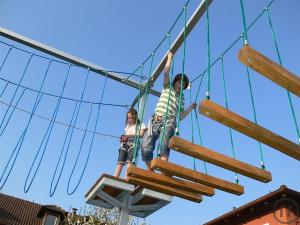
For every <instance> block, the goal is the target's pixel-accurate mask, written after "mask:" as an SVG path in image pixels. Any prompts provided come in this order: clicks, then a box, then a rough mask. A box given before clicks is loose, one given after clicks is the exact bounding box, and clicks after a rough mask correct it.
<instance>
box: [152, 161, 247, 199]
mask: <svg viewBox="0 0 300 225" xmlns="http://www.w3.org/2000/svg"><path fill="white" fill-rule="evenodd" d="M151 169H156V170H159V171H161V172H165V173H168V174H170V175H173V176H177V177H181V178H184V179H187V180H191V181H194V182H197V183H200V184H203V185H207V186H209V187H213V188H216V189H219V190H222V191H226V192H229V193H231V194H235V195H242V194H244V187H243V186H241V185H239V184H235V183H231V182H229V181H226V180H222V179H220V178H216V177H213V176H210V175H207V174H204V173H200V172H198V171H194V170H191V169H188V168H185V167H183V166H179V165H176V164H174V163H170V162H166V161H164V160H161V159H154V160H152V161H151Z"/></svg>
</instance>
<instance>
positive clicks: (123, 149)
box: [115, 108, 146, 179]
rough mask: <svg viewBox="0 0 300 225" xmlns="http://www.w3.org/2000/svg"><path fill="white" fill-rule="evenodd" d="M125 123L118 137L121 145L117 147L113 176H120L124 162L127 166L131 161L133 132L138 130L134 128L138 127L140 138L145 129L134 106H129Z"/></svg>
mask: <svg viewBox="0 0 300 225" xmlns="http://www.w3.org/2000/svg"><path fill="white" fill-rule="evenodd" d="M125 124H126V127H125V134H124V135H122V136H121V138H120V144H121V145H120V149H119V157H118V164H117V168H116V170H115V177H119V176H120V174H121V172H122V169H123V166H124V165H125V163H126V164H127V168H128V166H129V164H130V163H131V162H132V159H133V153H134V141H135V133H136V132H138V130H137V131H136V129H138V128H139V127H140V133H139V138H142V137H143V136H144V133H145V130H146V126H145V124H144V123H143V122H140V120H139V119H138V118H137V111H136V110H135V109H134V108H130V109H129V111H128V112H127V116H126V122H125ZM136 125H137V126H136ZM138 141H139V140H138ZM125 179H126V177H125Z"/></svg>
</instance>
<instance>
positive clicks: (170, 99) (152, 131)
mask: <svg viewBox="0 0 300 225" xmlns="http://www.w3.org/2000/svg"><path fill="white" fill-rule="evenodd" d="M172 59H173V53H172V52H169V53H168V59H167V62H166V65H165V68H164V80H163V90H162V93H161V95H160V98H159V100H158V103H157V105H156V108H155V111H154V115H153V118H152V120H151V121H149V124H150V126H149V128H148V130H147V132H146V134H145V137H144V140H143V143H142V159H143V161H145V163H146V166H147V168H148V170H151V168H150V162H151V160H152V159H153V151H154V149H155V143H156V140H157V139H158V138H159V139H160V156H161V159H162V160H165V161H168V159H169V154H170V149H169V147H168V144H169V140H170V138H171V137H173V136H174V134H175V129H176V117H177V114H178V111H179V107H180V99H181V110H180V120H183V119H184V118H185V117H186V116H187V115H188V114H189V113H190V112H191V111H192V110H193V109H195V108H196V107H197V104H196V103H193V104H191V105H190V106H189V107H188V108H187V109H186V110H184V96H183V94H182V96H180V88H181V79H183V90H185V89H186V88H187V87H188V85H189V79H188V77H187V76H186V75H185V74H183V75H182V74H181V73H180V74H177V75H176V76H175V77H174V79H173V82H172V85H171V84H170V76H169V73H170V67H171V63H172ZM165 120H166V127H165V131H164V132H163V130H164V123H165Z"/></svg>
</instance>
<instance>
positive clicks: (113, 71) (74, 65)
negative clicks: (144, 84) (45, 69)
mask: <svg viewBox="0 0 300 225" xmlns="http://www.w3.org/2000/svg"><path fill="white" fill-rule="evenodd" d="M0 43H1V44H4V45H6V46H10V48H13V49H16V50H19V51H22V52H25V53H27V54H33V55H35V56H36V57H39V58H42V59H46V60H48V61H49V60H51V61H52V62H57V63H60V64H63V65H69V64H71V66H72V67H77V68H83V69H90V68H89V67H85V66H82V65H77V64H72V63H69V62H65V61H61V60H58V59H55V58H50V57H46V56H43V55H39V54H38V53H33V52H30V51H27V50H25V49H22V48H19V47H16V46H14V45H11V44H8V43H6V42H4V41H1V40H0ZM0 68H1V67H0ZM0 71H1V69H0ZM98 71H101V72H108V73H110V72H112V73H120V74H126V75H128V74H130V75H131V76H135V77H139V78H141V79H143V80H145V77H140V76H139V75H137V74H135V73H129V72H124V71H116V70H100V69H98Z"/></svg>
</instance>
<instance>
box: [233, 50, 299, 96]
mask: <svg viewBox="0 0 300 225" xmlns="http://www.w3.org/2000/svg"><path fill="white" fill-rule="evenodd" d="M238 58H239V60H240V61H241V62H242V63H243V64H245V65H246V66H249V67H250V68H252V69H253V70H255V71H257V72H258V73H260V74H262V75H263V76H265V77H266V78H268V79H270V80H272V81H273V82H275V83H276V84H278V85H279V86H281V87H283V88H285V89H287V90H289V91H290V92H292V93H294V94H295V95H297V96H298V97H300V78H299V77H297V76H296V75H294V74H292V73H291V72H289V71H288V70H286V69H284V68H282V67H281V66H280V65H279V64H277V63H275V62H273V61H272V60H270V59H268V58H267V57H265V56H264V55H262V54H260V53H259V52H257V51H255V50H254V49H253V48H251V47H250V46H249V45H244V47H243V48H242V49H241V50H240V51H239V54H238Z"/></svg>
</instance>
